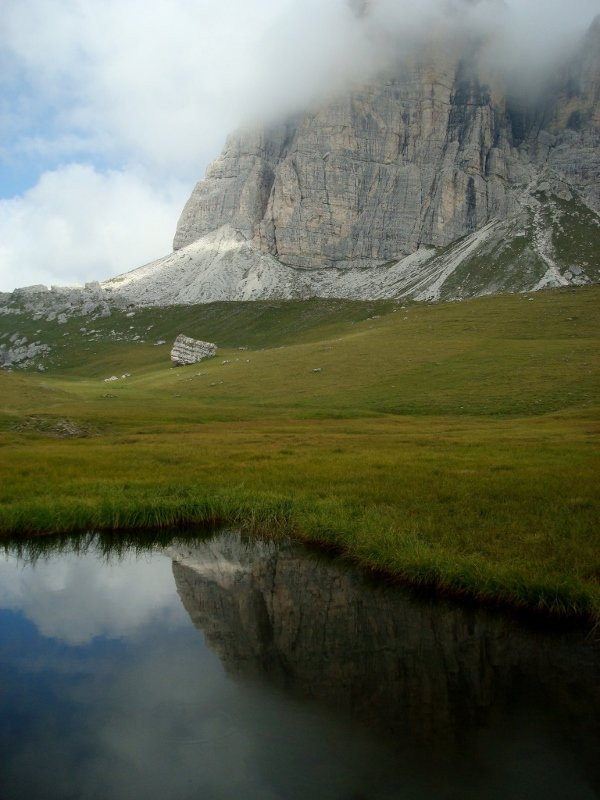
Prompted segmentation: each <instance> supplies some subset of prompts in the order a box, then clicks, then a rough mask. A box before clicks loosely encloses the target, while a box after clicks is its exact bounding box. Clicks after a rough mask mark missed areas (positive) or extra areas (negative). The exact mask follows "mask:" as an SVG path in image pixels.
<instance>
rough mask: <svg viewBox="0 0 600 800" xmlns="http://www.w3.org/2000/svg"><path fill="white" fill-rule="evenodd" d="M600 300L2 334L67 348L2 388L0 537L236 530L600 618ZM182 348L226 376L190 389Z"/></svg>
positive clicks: (200, 368)
mask: <svg viewBox="0 0 600 800" xmlns="http://www.w3.org/2000/svg"><path fill="white" fill-rule="evenodd" d="M599 301H600V289H598V288H596V287H590V288H581V289H565V290H555V291H548V292H540V293H537V294H535V295H531V296H525V295H508V296H501V297H493V298H482V299H478V300H472V301H468V302H463V303H446V304H435V305H424V304H413V305H401V304H398V303H394V302H386V303H358V302H357V303H352V302H349V303H346V302H342V301H325V300H313V301H304V302H293V301H291V302H280V303H275V302H274V303H252V304H243V303H231V304H214V305H210V306H200V307H172V308H162V309H146V310H143V311H137V312H136V313H135V314H134V315H133V316H127V315H126V314H124V313H114V314H113V315H112V316H111V317H109V318H106V319H99V320H94V321H93V322H90V321H89V320H88V321H87V322H86V320H85V318H79V319H71V320H69V321H68V322H67V323H65V324H64V325H58V324H57V323H56V322H54V323H42V322H41V321H37V322H34V321H32V320H27V319H26V318H25V317H24V316H21V317H11V318H10V319H7V318H0V323H1V324H2V326H3V330H4V332H5V333H7V334H10V335H12V334H13V333H14V332H15V331H16V327H15V326H16V325H17V324H18V325H19V326H21V327H20V334H21V335H37V336H39V337H42V336H43V337H44V341H47V342H48V343H49V344H50V345H51V347H52V351H51V356H50V361H49V362H48V369H47V370H46V371H45V372H44V373H40V372H37V371H36V369H35V367H33V368H31V369H29V370H13V371H12V372H7V371H6V370H4V371H2V372H0V452H2V455H3V458H2V460H1V462H0V481H1V482H0V487H1V488H0V530H2V531H3V532H5V533H6V534H9V533H11V532H12V533H13V534H14V533H19V534H21V535H24V534H26V533H27V532H38V531H39V532H44V531H61V530H62V531H67V530H77V529H86V528H89V527H92V526H97V527H103V528H118V527H120V526H128V527H137V526H144V525H167V524H179V523H190V522H201V521H206V520H222V521H227V522H233V523H235V524H243V525H246V526H249V527H254V528H260V529H262V530H274V531H278V532H281V531H288V532H289V531H291V532H294V533H295V534H296V535H298V536H301V537H303V538H308V539H312V540H316V541H320V542H324V543H326V544H331V545H335V546H336V547H339V548H341V549H342V550H343V551H344V552H346V553H348V554H349V555H351V556H352V557H353V558H355V559H357V560H358V561H360V562H361V563H363V564H366V565H369V566H371V567H374V568H377V569H383V570H385V571H386V572H388V573H389V574H392V575H395V576H397V577H399V578H401V579H404V580H406V581H408V582H411V583H424V584H428V585H435V586H438V587H440V588H443V589H444V590H446V591H451V592H454V593H468V594H471V595H473V596H477V597H479V598H481V599H486V600H492V601H500V602H505V603H507V602H508V603H512V604H517V605H525V606H528V607H535V608H539V609H546V610H548V609H550V610H552V611H555V612H558V611H562V612H571V613H575V612H576V613H578V614H588V615H591V616H592V617H597V616H598V615H600V583H599V581H600V542H599V538H598V537H599V534H598V526H597V520H598V518H599V517H600V514H599V511H600V508H599V505H600V503H599V498H598V478H597V475H598V474H600V469H599V467H600V464H599V463H598V460H599V459H598V451H597V448H596V438H595V436H596V434H597V431H598V424H597V421H598V416H597V410H598V407H599V406H600V403H599V396H600V392H599V389H600V379H599V374H600V371H599V369H598V366H599V361H600V347H599V346H598V345H599V341H598V340H599V338H600V302H599ZM28 326H30V328H28ZM33 326H35V328H33ZM82 328H83V330H81V329H82ZM37 331H39V333H36V332H37ZM1 332H2V329H0V335H1ZM180 332H183V333H186V334H188V335H191V336H196V337H198V338H203V339H208V340H211V341H215V342H216V343H217V344H218V345H219V352H218V354H217V357H216V358H214V359H211V360H209V361H206V362H203V363H202V364H197V365H193V366H190V367H183V368H172V367H171V364H170V360H169V348H170V345H171V343H172V340H173V339H174V337H175V335H176V334H178V333H180ZM160 340H165V344H161V345H156V344H155V343H156V341H160ZM240 348H243V349H240ZM125 374H128V377H125V378H122V377H120V376H121V375H125ZM112 375H116V376H118V380H115V381H110V382H106V381H105V379H106V378H107V377H110V376H112Z"/></svg>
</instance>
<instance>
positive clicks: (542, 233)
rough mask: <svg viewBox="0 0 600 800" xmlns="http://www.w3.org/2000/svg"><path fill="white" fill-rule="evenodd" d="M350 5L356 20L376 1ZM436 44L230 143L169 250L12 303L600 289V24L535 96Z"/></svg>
mask: <svg viewBox="0 0 600 800" xmlns="http://www.w3.org/2000/svg"><path fill="white" fill-rule="evenodd" d="M353 7H354V8H355V11H356V13H357V15H358V16H359V17H362V18H364V23H361V24H367V23H368V15H369V13H370V8H371V7H372V4H371V3H368V2H363V0H356V2H354V3H353ZM432 37H433V38H432V41H431V42H430V43H429V45H427V46H425V45H424V46H423V47H420V48H418V52H412V53H410V52H409V51H406V52H405V50H404V49H402V53H403V55H402V57H401V58H400V57H399V58H398V60H397V61H396V63H395V64H394V65H393V66H391V67H389V68H388V69H387V70H386V71H384V72H382V73H381V74H379V75H378V76H376V77H372V78H370V79H369V80H365V82H364V83H363V84H362V85H360V86H357V87H356V86H355V87H354V88H352V89H351V90H348V91H347V92H346V93H341V94H340V95H339V96H337V97H336V98H334V99H333V100H329V101H327V102H324V103H323V104H322V105H320V106H315V107H314V108H311V109H308V110H306V111H305V112H304V113H298V114H297V115H296V116H294V117H293V118H289V119H287V120H284V121H281V122H280V123H278V124H271V125H268V126H264V127H254V128H252V129H245V130H242V131H238V132H236V133H234V134H233V135H232V136H230V137H229V139H228V140H227V143H226V145H225V148H224V150H223V152H222V154H221V155H220V156H219V157H218V158H217V159H216V160H215V161H214V163H213V164H212V165H211V166H210V167H209V168H208V171H207V173H206V176H205V178H204V179H203V180H201V181H200V182H199V183H198V184H197V186H196V187H195V189H194V190H193V192H192V195H191V197H190V198H189V200H188V202H187V203H186V206H185V208H184V210H183V213H182V214H181V218H180V220H179V223H178V225H177V231H176V234H175V239H174V252H173V253H172V254H170V255H168V256H165V257H164V258H162V259H158V260H157V261H154V262H152V263H151V264H147V265H145V266H143V267H140V268H139V269H136V270H132V271H131V272H128V273H126V274H123V275H120V276H118V277H116V278H112V279H110V280H107V281H104V282H103V283H102V284H100V285H99V284H89V285H87V286H86V287H85V289H80V290H72V289H65V290H61V289H58V288H56V287H53V289H52V290H51V291H49V290H47V289H45V287H31V288H30V289H28V290H26V294H24V295H23V296H22V297H19V298H18V299H19V303H21V304H23V303H24V305H25V306H26V307H27V308H28V309H29V311H30V312H31V313H34V314H39V315H40V316H45V317H46V318H53V316H52V315H55V316H56V318H58V319H63V318H66V317H68V316H69V315H70V314H73V313H86V314H91V315H92V316H93V315H94V314H101V315H102V314H109V313H110V308H111V307H112V306H114V305H117V306H120V307H125V306H128V305H165V304H170V303H205V302H213V301H217V300H253V299H258V298H282V299H286V298H294V297H301V298H302V297H311V296H323V297H338V298H346V297H347V298H361V299H371V298H379V297H394V298H401V297H402V298H403V297H410V298H414V299H416V300H436V299H446V298H448V299H460V298H464V297H470V296H474V295H482V294H493V293H496V292H500V291H535V290H537V289H541V288H545V287H552V286H555V287H556V286H565V285H583V284H586V283H595V282H598V281H600V216H599V214H600V18H599V19H598V20H596V22H595V23H594V24H593V25H592V27H591V28H590V30H589V32H588V33H587V35H586V36H585V38H584V41H583V42H582V43H581V47H579V48H578V50H577V54H576V56H575V57H572V58H570V59H568V60H565V61H564V62H563V63H561V64H559V65H558V66H557V67H556V69H555V71H554V73H553V74H548V75H546V83H545V85H544V86H543V87H542V88H541V89H540V90H539V91H538V92H537V94H536V96H535V98H534V97H533V96H532V95H531V94H528V95H524V94H518V93H517V94H515V92H514V91H513V89H510V90H509V89H508V88H507V84H506V83H505V82H504V81H503V80H502V79H501V78H500V77H499V75H498V74H497V73H496V74H495V73H494V72H493V70H491V69H490V67H489V65H488V66H484V64H485V59H482V58H480V57H479V56H480V55H481V54H482V53H485V45H483V46H480V49H479V50H478V46H477V44H476V42H475V41H469V42H468V43H467V44H465V42H464V41H463V42H462V43H461V44H458V43H457V41H456V40H455V38H454V37H452V36H449V37H448V36H447V37H444V35H443V34H442V33H440V32H436V33H435V35H434V34H432ZM400 49H401V48H399V50H400ZM513 88H514V87H513ZM15 303H16V301H14V299H11V300H10V301H7V302H5V301H2V302H1V303H0V313H13V311H14V308H16V306H18V305H19V304H18V303H16V305H15ZM6 309H8V310H6Z"/></svg>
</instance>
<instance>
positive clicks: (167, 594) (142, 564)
mask: <svg viewBox="0 0 600 800" xmlns="http://www.w3.org/2000/svg"><path fill="white" fill-rule="evenodd" d="M99 559H100V557H99V556H97V555H95V554H93V553H90V554H86V555H81V556H75V555H72V556H64V555H63V556H60V557H56V558H53V557H51V558H49V559H48V560H43V561H42V560H40V561H38V562H37V563H36V564H35V565H33V566H32V565H23V564H22V563H21V564H19V563H18V559H17V558H15V557H13V556H4V557H2V558H0V578H1V580H0V608H8V609H19V610H22V612H23V613H24V614H25V616H26V617H27V618H28V619H29V620H30V621H31V622H33V624H34V625H35V626H36V627H37V629H38V631H39V632H40V633H41V634H42V636H46V637H50V638H54V639H60V640H61V641H63V642H66V643H67V644H70V645H80V644H84V643H86V642H89V641H90V640H91V639H93V638H94V637H95V636H107V637H112V638H119V637H121V636H130V637H131V636H134V635H135V634H136V633H137V632H138V631H139V630H140V629H141V628H142V627H143V626H144V625H147V624H148V623H151V622H154V621H156V620H157V618H158V619H160V620H161V622H162V623H163V624H166V625H168V626H171V627H172V626H174V625H187V624H188V620H187V616H186V614H185V612H184V611H183V609H182V607H181V602H180V600H179V597H178V596H177V594H176V592H175V586H174V583H173V574H172V571H171V561H170V560H169V559H168V558H166V557H165V556H161V555H154V556H146V557H144V558H136V557H135V556H126V557H125V558H124V559H123V560H122V561H116V562H112V563H109V564H103V565H102V568H101V569H100V568H99V567H98V561H99Z"/></svg>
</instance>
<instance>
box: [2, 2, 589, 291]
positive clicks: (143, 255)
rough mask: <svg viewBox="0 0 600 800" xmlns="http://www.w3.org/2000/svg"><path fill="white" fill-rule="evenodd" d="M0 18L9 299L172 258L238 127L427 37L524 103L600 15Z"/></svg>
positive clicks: (339, 85)
mask: <svg viewBox="0 0 600 800" xmlns="http://www.w3.org/2000/svg"><path fill="white" fill-rule="evenodd" d="M4 6H6V7H3V9H2V24H0V91H1V96H0V242H1V246H0V290H10V289H12V288H14V287H15V286H16V285H17V284H18V285H21V286H22V285H26V284H27V283H46V284H48V285H50V284H52V283H60V284H62V283H64V282H65V281H68V282H69V283H83V282H85V281H87V280H96V279H98V278H107V277H110V276H111V275H115V274H118V273H119V272H122V271H124V270H126V269H131V268H133V267H135V266H138V265H140V264H142V263H144V262H146V261H149V260H151V259H153V258H158V257H160V256H163V255H165V254H166V253H168V252H169V251H170V250H171V242H172V238H173V234H174V231H175V226H176V223H177V217H178V214H179V213H180V211H181V209H182V207H183V204H184V202H185V200H186V198H187V196H188V195H189V193H190V191H191V189H192V188H193V185H194V183H195V182H196V181H197V180H198V179H200V178H201V177H202V176H203V175H204V173H205V170H206V167H207V165H208V164H209V163H210V161H212V160H213V159H214V158H216V157H217V155H218V154H219V152H220V150H221V148H222V146H223V143H224V141H225V139H226V137H227V134H228V133H230V132H231V131H232V130H233V129H235V128H237V127H239V126H240V125H243V124H245V123H247V122H269V121H276V120H278V119H280V118H282V117H285V116H287V115H289V114H291V113H295V112H299V111H302V110H304V109H308V108H311V107H313V108H314V107H315V106H318V104H320V103H322V102H325V101H327V100H328V99H329V98H330V97H331V96H335V95H337V94H340V93H344V92H346V91H347V90H348V89H349V88H351V87H352V86H354V85H356V84H360V83H362V82H365V81H369V80H372V79H373V78H374V77H376V76H377V74H379V73H381V72H384V71H386V70H390V69H392V70H393V69H396V67H397V62H398V61H402V60H403V59H406V58H410V57H412V56H413V55H414V54H415V52H416V53H417V54H418V53H419V51H420V50H421V49H422V48H423V47H424V46H425V45H426V44H427V42H431V40H432V38H433V39H434V41H435V42H436V50H437V49H439V48H440V45H446V44H447V45H448V46H452V47H455V48H458V49H459V50H460V52H461V53H469V54H471V55H473V54H474V53H475V52H477V53H478V54H479V57H480V58H482V59H483V61H484V65H485V67H486V69H487V70H488V71H491V72H492V73H493V74H495V75H496V76H499V78H500V79H501V80H504V81H506V82H507V83H508V84H510V86H512V87H513V89H515V90H516V89H519V90H525V91H527V92H529V93H530V94H531V93H532V92H534V91H535V89H536V88H537V87H539V86H540V85H541V84H542V83H543V81H545V80H547V78H548V76H549V75H551V74H552V73H553V72H555V71H556V70H557V69H558V67H559V65H560V64H561V62H562V61H563V60H564V58H566V57H567V56H568V54H569V52H570V51H572V49H573V48H574V47H576V46H577V43H578V42H579V40H580V38H581V36H582V35H583V33H584V31H585V30H586V28H588V27H589V25H590V23H591V21H592V20H593V18H594V17H595V16H596V15H597V14H599V13H600V0H570V2H567V1H566V0H479V2H474V1H473V0H412V1H411V2H406V1H403V0H220V2H219V3H215V2H214V0H194V2H190V0H153V2H152V4H150V5H148V4H147V3H146V2H144V0H69V2H64V1H62V2H58V3H52V4H51V3H48V2H47V0H20V1H19V2H18V3H5V4H4ZM57 198H59V200H60V201H59V202H57ZM144 221H146V224H144ZM32 230H35V231H36V236H35V237H32V235H31V232H32Z"/></svg>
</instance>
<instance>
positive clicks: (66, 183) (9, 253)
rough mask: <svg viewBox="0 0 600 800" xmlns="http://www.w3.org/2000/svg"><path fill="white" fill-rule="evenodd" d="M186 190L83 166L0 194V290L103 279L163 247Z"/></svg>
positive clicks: (166, 248)
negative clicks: (16, 193) (20, 191)
mask: <svg viewBox="0 0 600 800" xmlns="http://www.w3.org/2000/svg"><path fill="white" fill-rule="evenodd" d="M189 188H190V187H189V185H187V184H182V183H179V182H175V183H171V184H169V185H167V186H165V185H157V184H156V183H153V182H150V181H149V180H147V179H146V178H145V177H144V176H143V175H142V174H139V173H136V172H132V171H109V172H106V173H101V172H98V171H97V170H95V169H94V168H93V167H90V166H87V165H82V164H70V165H68V166H66V167H64V168H62V169H58V170H55V171H53V172H46V173H44V174H43V175H42V176H41V177H40V179H39V181H38V183H37V184H36V185H35V186H34V187H33V188H32V189H30V190H29V191H27V192H26V193H25V194H24V195H23V196H21V197H16V198H11V199H8V200H0V290H3V291H10V290H12V289H13V288H15V287H16V286H26V285H30V284H34V283H44V284H58V285H70V284H77V283H84V282H85V281H86V280H92V279H96V280H97V279H101V278H107V277H109V276H111V275H116V274H118V273H119V272H124V271H126V270H128V269H132V268H133V267H136V266H140V265H141V264H144V263H146V262H148V261H151V260H152V259H154V258H157V257H158V256H160V255H162V254H165V253H168V252H169V251H170V249H171V242H172V238H173V233H174V223H175V221H176V220H177V216H178V214H179V212H180V211H181V208H182V207H183V203H184V202H185V199H186V196H187V194H188V192H189Z"/></svg>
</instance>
